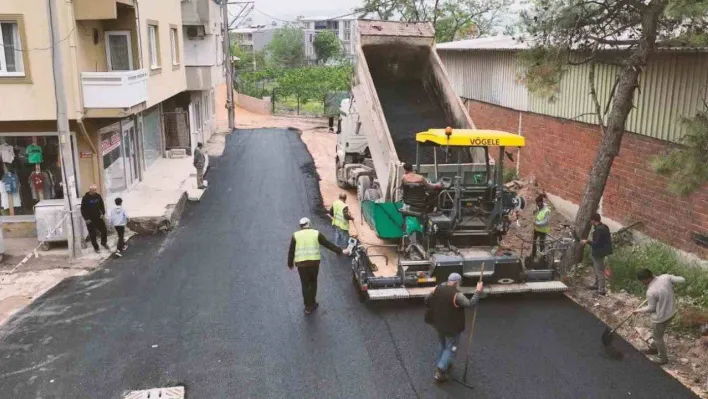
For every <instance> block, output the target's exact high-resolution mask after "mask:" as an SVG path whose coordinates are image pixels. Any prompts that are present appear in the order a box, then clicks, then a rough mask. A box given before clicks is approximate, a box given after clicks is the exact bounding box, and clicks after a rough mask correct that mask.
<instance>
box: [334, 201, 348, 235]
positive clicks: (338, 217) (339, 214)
mask: <svg viewBox="0 0 708 399" xmlns="http://www.w3.org/2000/svg"><path fill="white" fill-rule="evenodd" d="M346 207H347V204H345V203H344V202H343V201H342V200H336V201H334V203H333V204H332V213H333V214H334V217H333V218H332V225H333V226H336V227H339V228H340V229H342V230H344V231H349V221H347V219H345V218H344V208H346Z"/></svg>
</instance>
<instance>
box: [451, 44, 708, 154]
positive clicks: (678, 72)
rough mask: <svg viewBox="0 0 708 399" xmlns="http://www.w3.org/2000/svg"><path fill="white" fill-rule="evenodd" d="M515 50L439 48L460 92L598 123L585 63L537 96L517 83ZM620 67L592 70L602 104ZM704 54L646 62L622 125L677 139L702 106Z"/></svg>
mask: <svg viewBox="0 0 708 399" xmlns="http://www.w3.org/2000/svg"><path fill="white" fill-rule="evenodd" d="M517 56H518V54H516V52H515V51H513V50H506V51H502V50H499V51H480V52H476V51H469V52H462V51H449V52H446V51H443V52H441V54H440V58H441V60H442V61H443V63H444V65H445V69H446V70H447V73H448V75H449V76H450V80H451V83H452V84H453V87H454V89H455V91H456V92H457V93H458V95H460V96H462V97H465V98H469V99H473V100H477V101H483V102H486V103H491V104H497V105H500V106H502V107H506V108H511V109H516V110H520V111H529V112H533V113H537V114H542V115H549V116H553V117H557V118H563V119H569V120H575V121H579V122H585V123H590V124H597V117H596V116H595V114H594V112H595V110H594V105H593V102H592V99H591V97H590V95H589V93H590V82H589V81H588V77H589V69H590V66H589V65H578V66H569V67H568V68H567V69H566V71H565V73H564V74H563V78H562V79H561V82H560V87H559V89H560V90H559V93H558V95H557V100H556V101H554V102H549V101H548V100H547V99H545V98H541V97H538V96H536V95H534V94H532V93H530V92H529V91H528V89H527V88H526V87H525V86H524V85H523V84H522V83H521V82H519V81H518V76H519V74H520V72H521V71H522V70H523V62H521V61H519V60H518V59H517ZM619 73H620V69H619V68H618V67H616V66H613V65H606V64H599V65H598V66H597V69H596V71H595V87H596V89H597V95H598V100H599V102H600V103H601V105H602V106H603V107H604V106H605V105H606V103H607V100H608V99H609V98H610V95H611V93H612V87H613V86H614V82H615V79H616V77H617V75H618V74H619ZM707 85H708V55H707V54H705V53H690V52H668V53H661V54H657V55H656V56H654V57H652V59H651V60H650V61H649V62H648V63H647V65H646V67H645V68H644V71H643V73H642V75H641V77H640V81H639V87H640V90H638V91H637V92H636V93H635V101H634V108H633V109H632V111H631V112H630V114H629V116H628V119H627V124H626V129H627V130H628V131H630V132H633V133H637V134H641V135H645V136H649V137H653V138H656V139H660V140H667V141H672V142H676V141H678V140H679V138H680V137H682V136H683V135H684V134H685V133H686V126H685V125H684V124H682V123H681V118H682V117H688V118H690V117H693V116H694V115H695V114H696V112H697V111H698V110H699V109H703V104H702V101H701V99H702V98H703V97H704V96H706V95H708V89H707Z"/></svg>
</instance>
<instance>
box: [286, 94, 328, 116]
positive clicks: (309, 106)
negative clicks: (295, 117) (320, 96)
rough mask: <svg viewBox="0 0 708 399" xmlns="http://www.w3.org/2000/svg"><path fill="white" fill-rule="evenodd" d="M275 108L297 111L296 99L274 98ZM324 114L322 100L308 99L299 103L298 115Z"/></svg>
mask: <svg viewBox="0 0 708 399" xmlns="http://www.w3.org/2000/svg"><path fill="white" fill-rule="evenodd" d="M276 110H279V111H282V112H286V113H292V114H295V113H297V99H296V98H295V97H281V98H276ZM323 114H324V103H323V102H322V101H308V102H306V103H305V104H302V103H300V113H299V115H311V116H322V115H323Z"/></svg>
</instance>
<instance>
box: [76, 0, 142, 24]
mask: <svg viewBox="0 0 708 399" xmlns="http://www.w3.org/2000/svg"><path fill="white" fill-rule="evenodd" d="M125 6H128V7H131V8H132V7H134V3H133V0H74V15H75V17H76V20H77V21H85V20H101V19H116V18H117V17H118V14H119V7H125Z"/></svg>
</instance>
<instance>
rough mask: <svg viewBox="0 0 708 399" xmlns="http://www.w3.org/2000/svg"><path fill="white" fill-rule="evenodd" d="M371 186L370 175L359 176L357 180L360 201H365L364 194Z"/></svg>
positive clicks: (357, 193)
mask: <svg viewBox="0 0 708 399" xmlns="http://www.w3.org/2000/svg"><path fill="white" fill-rule="evenodd" d="M370 187H371V179H370V178H369V176H359V179H358V180H357V182H356V197H357V198H358V199H359V201H360V202H361V201H364V194H365V193H366V190H368V189H369V188H370Z"/></svg>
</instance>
